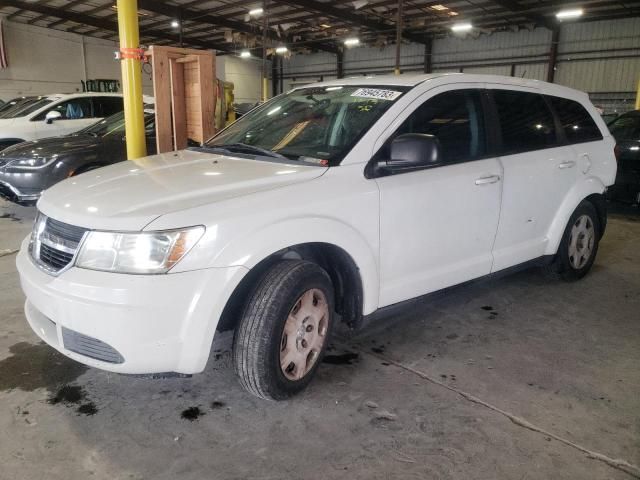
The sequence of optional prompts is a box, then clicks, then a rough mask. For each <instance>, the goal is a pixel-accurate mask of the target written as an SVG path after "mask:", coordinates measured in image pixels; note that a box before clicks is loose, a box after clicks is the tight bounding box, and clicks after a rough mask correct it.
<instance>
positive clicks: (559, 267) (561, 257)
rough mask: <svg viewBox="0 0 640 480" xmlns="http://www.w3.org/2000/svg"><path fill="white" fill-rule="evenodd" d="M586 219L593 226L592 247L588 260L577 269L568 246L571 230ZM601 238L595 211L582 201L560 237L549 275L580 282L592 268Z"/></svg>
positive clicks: (589, 204)
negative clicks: (582, 219) (580, 220)
mask: <svg viewBox="0 0 640 480" xmlns="http://www.w3.org/2000/svg"><path fill="white" fill-rule="evenodd" d="M584 216H586V217H588V219H589V222H590V223H591V225H593V229H594V237H593V246H592V248H591V250H590V253H589V256H588V258H585V263H584V264H583V265H580V266H579V267H577V266H576V265H575V263H576V262H575V261H574V256H572V255H571V253H570V245H571V242H572V235H571V233H572V229H573V227H574V225H576V222H578V219H581V218H582V217H584ZM601 236H602V230H601V225H600V220H599V217H598V212H597V211H596V209H595V207H594V206H593V204H592V203H591V202H589V201H586V200H583V201H582V202H581V203H580V204H579V205H578V208H576V209H575V211H574V212H573V214H572V215H571V218H570V219H569V222H568V223H567V226H566V227H565V230H564V234H563V235H562V240H561V241H560V246H559V247H558V253H556V256H555V258H554V261H553V263H552V264H551V265H550V267H549V271H550V273H552V274H553V275H554V276H556V277H559V278H561V279H562V280H565V281H567V282H575V281H576V280H580V279H581V278H582V277H584V276H585V275H586V274H587V273H588V272H589V270H591V267H592V266H593V262H594V261H595V259H596V254H597V253H598V245H599V243H600V237H601Z"/></svg>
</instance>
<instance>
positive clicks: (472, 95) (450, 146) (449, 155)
mask: <svg viewBox="0 0 640 480" xmlns="http://www.w3.org/2000/svg"><path fill="white" fill-rule="evenodd" d="M404 133H426V134H429V135H434V136H435V137H437V138H438V140H439V141H440V145H441V147H442V155H443V157H444V161H445V162H447V163H456V162H464V161H468V160H473V159H476V158H478V157H482V156H483V155H485V154H486V151H487V144H486V136H485V128H484V117H483V110H482V104H481V100H480V93H479V92H478V91H477V90H452V91H450V92H446V93H441V94H440V95H436V96H435V97H433V98H431V99H429V100H427V101H426V102H425V103H423V104H422V105H421V106H420V107H418V109H417V110H416V111H415V112H413V113H412V114H411V115H410V116H409V118H407V119H406V120H405V121H404V123H403V124H402V125H401V126H400V128H399V129H398V130H397V131H396V133H395V135H394V137H396V136H398V135H402V134H404ZM389 145H390V142H387V148H389Z"/></svg>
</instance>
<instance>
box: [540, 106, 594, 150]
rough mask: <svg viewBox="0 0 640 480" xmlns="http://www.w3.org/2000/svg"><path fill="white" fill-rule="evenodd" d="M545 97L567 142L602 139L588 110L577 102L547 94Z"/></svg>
mask: <svg viewBox="0 0 640 480" xmlns="http://www.w3.org/2000/svg"><path fill="white" fill-rule="evenodd" d="M547 99H548V100H549V101H550V102H551V105H552V106H553V109H554V110H555V111H556V114H557V115H558V118H559V119H560V123H561V124H562V128H563V129H564V134H565V136H566V137H567V140H568V141H569V143H582V142H591V141H594V140H602V134H601V133H600V129H599V128H598V126H597V125H596V122H594V121H593V118H592V117H591V115H589V112H587V110H586V109H585V108H584V107H583V106H582V105H580V104H579V103H578V102H575V101H573V100H568V99H566V98H560V97H550V96H548V97H547Z"/></svg>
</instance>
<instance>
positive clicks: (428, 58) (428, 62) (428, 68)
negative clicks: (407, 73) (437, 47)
mask: <svg viewBox="0 0 640 480" xmlns="http://www.w3.org/2000/svg"><path fill="white" fill-rule="evenodd" d="M432 53H433V38H431V37H427V39H426V40H425V42H424V73H431V72H432V71H433V59H432Z"/></svg>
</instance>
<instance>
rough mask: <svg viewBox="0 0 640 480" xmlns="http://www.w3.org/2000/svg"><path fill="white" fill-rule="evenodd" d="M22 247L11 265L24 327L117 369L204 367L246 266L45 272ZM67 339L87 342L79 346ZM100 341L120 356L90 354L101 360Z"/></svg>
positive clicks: (77, 356) (185, 370)
mask: <svg viewBox="0 0 640 480" xmlns="http://www.w3.org/2000/svg"><path fill="white" fill-rule="evenodd" d="M27 247H28V239H27V240H25V242H24V243H23V245H22V249H21V250H20V252H19V254H18V256H17V259H16V264H17V267H18V272H19V273H20V281H21V284H22V289H23V290H24V293H25V295H26V297H27V300H26V304H25V315H26V317H27V320H28V322H29V324H30V325H31V328H32V329H33V330H34V332H35V333H36V334H37V335H38V336H39V337H40V338H41V339H42V340H44V341H45V342H46V343H48V344H49V345H51V346H52V347H54V348H56V349H57V350H59V351H60V352H62V353H63V354H64V355H66V356H68V357H70V358H73V359H74V360H77V361H79V362H81V363H84V364H86V365H89V366H92V367H96V368H100V369H103V370H109V371H112V372H119V373H130V374H149V373H165V372H177V373H184V374H191V373H198V372H201V371H202V370H204V368H205V366H206V363H207V359H208V357H209V352H210V349H211V342H212V340H213V336H214V333H215V329H216V326H217V324H218V320H219V318H220V316H221V314H222V310H223V308H224V306H225V304H226V301H227V299H228V298H229V296H230V295H231V293H232V292H233V290H234V289H235V286H236V285H237V284H238V283H239V282H240V280H241V279H242V277H244V275H245V273H246V272H247V269H246V268H244V267H229V268H208V269H203V270H196V271H190V272H184V273H174V274H167V275H125V274H113V273H106V272H96V271H91V270H85V269H80V268H75V267H72V268H70V269H69V270H67V271H65V272H64V273H62V274H61V275H59V276H57V277H53V276H50V275H48V274H46V273H45V272H43V271H42V270H40V269H39V268H38V267H37V266H36V265H35V264H34V263H33V262H32V260H31V258H30V256H29V254H28V249H27ZM70 332H71V333H70ZM69 335H71V337H70V336H69ZM71 338H76V339H77V338H81V339H87V338H88V339H89V340H88V343H87V341H85V342H84V344H83V345H84V347H83V349H80V350H79V349H78V348H77V345H76V343H77V342H75V343H74V346H71V344H70V343H68V342H70V339H71ZM67 347H69V348H72V349H73V350H75V351H71V350H69V348H67ZM107 347H108V348H109V349H111V350H112V351H114V352H116V353H117V354H118V355H120V356H121V358H120V359H119V360H118V361H114V358H116V357H113V358H110V359H108V360H109V361H105V360H98V359H97V358H92V357H102V358H105V357H104V355H102V354H100V352H101V349H103V350H105V349H106V350H108V349H107ZM78 351H83V352H87V353H88V354H80V353H77V352H78ZM91 352H98V354H96V355H93V354H92V353H91ZM88 355H91V356H88Z"/></svg>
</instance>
